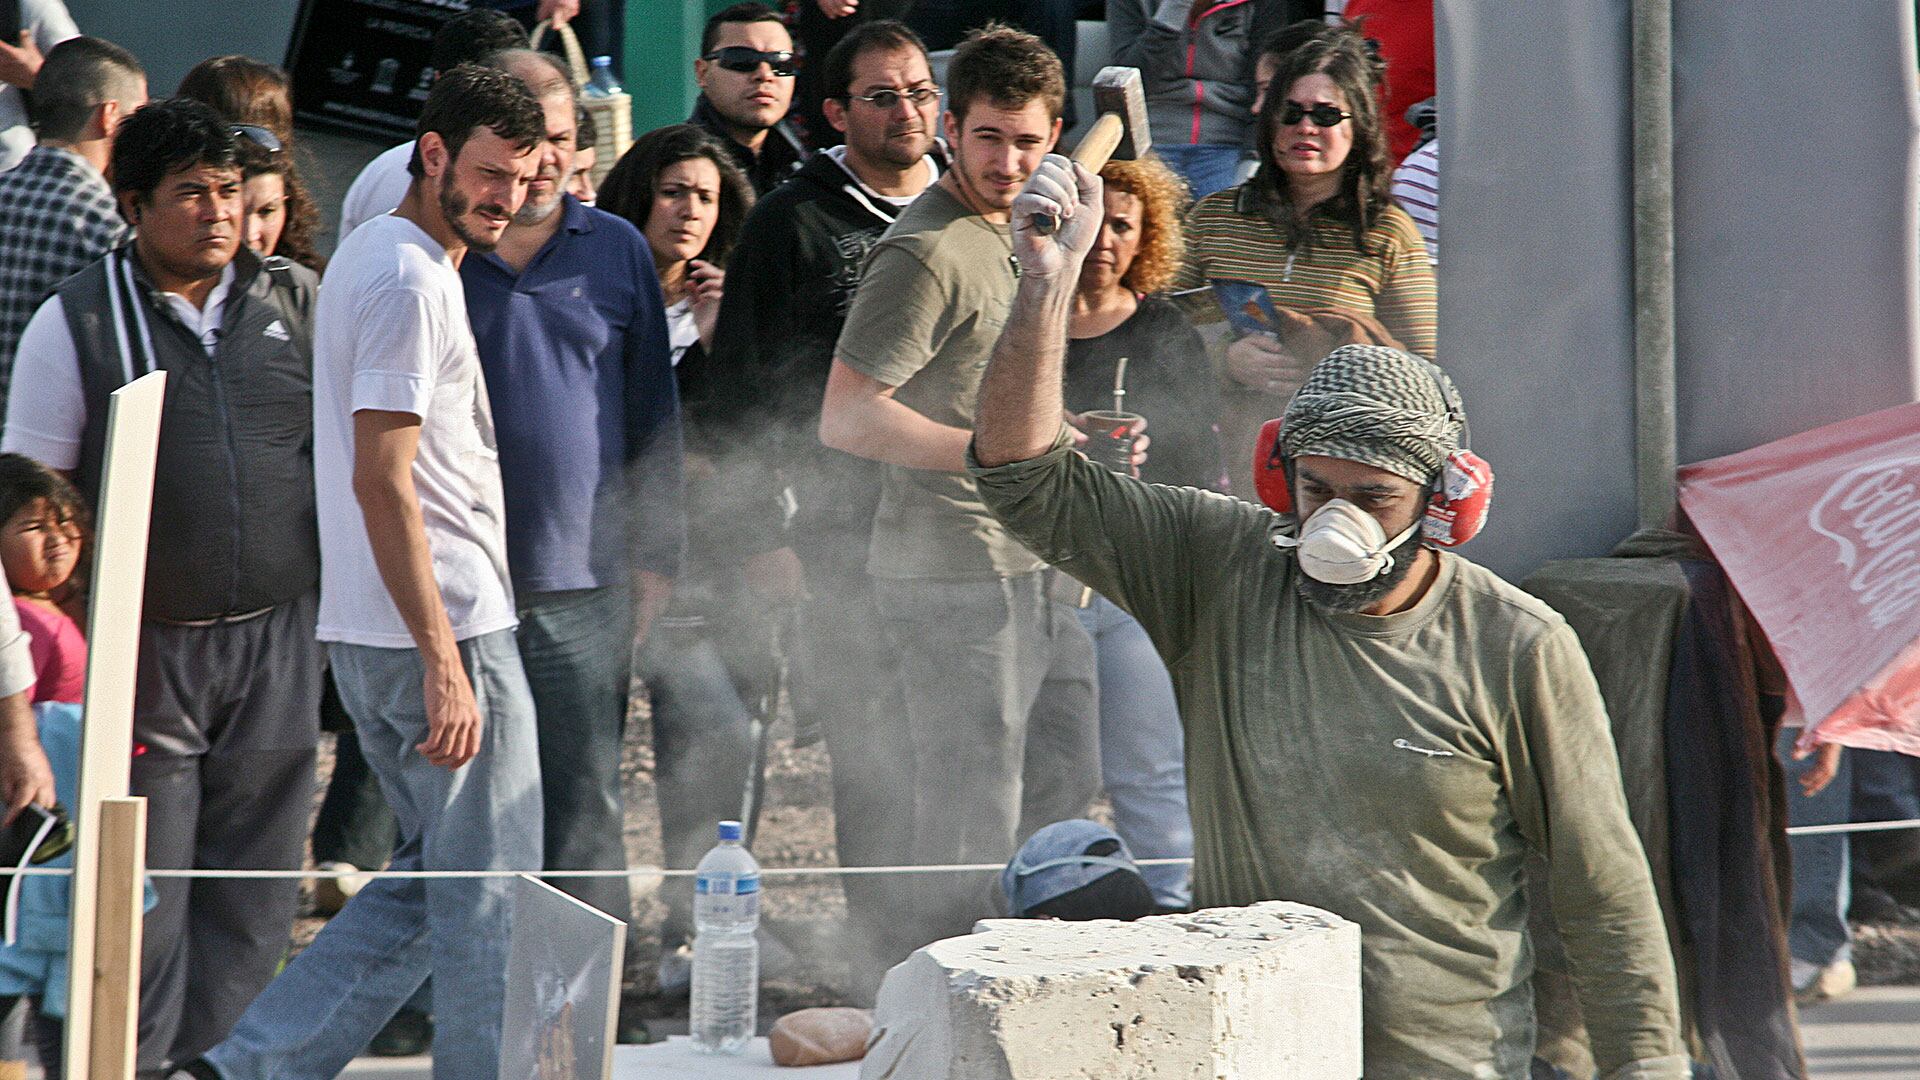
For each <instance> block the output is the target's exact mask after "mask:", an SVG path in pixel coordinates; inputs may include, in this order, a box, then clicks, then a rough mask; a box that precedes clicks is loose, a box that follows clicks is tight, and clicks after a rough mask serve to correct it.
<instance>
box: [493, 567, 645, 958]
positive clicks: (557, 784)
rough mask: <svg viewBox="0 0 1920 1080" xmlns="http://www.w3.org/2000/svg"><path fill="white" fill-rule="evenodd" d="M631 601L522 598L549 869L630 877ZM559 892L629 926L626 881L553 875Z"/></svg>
mask: <svg viewBox="0 0 1920 1080" xmlns="http://www.w3.org/2000/svg"><path fill="white" fill-rule="evenodd" d="M632 597H633V594H632V593H631V592H630V591H629V590H627V589H626V588H623V587H620V586H610V587H607V588H602V589H578V590H573V591H569V592H548V593H528V594H525V595H522V596H521V597H520V598H519V601H520V628H519V630H517V631H515V636H516V638H517V639H518V641H519V643H520V663H521V664H522V666H524V667H525V668H526V672H527V685H528V687H529V688H530V689H531V690H532V691H533V707H534V714H535V716H536V717H537V718H538V726H539V729H540V792H541V801H542V803H543V805H544V806H545V808H546V845H545V850H546V869H548V870H625V869H626V868H627V849H626V843H625V840H624V837H623V830H624V827H625V824H626V801H625V799H624V798H623V796H622V793H621V790H620V741H621V737H622V736H623V735H624V734H625V733H626V730H627V689H628V685H629V683H630V681H631V680H632V677H633V600H632ZM552 884H553V887H554V888H556V889H559V890H560V891H561V892H564V893H568V894H570V895H572V896H574V897H576V898H578V899H579V900H581V901H583V902H585V903H588V904H592V905H593V906H594V907H596V908H599V909H600V910H601V911H604V912H606V913H607V914H609V915H611V916H613V917H614V918H616V919H619V920H620V921H621V922H627V923H630V922H632V921H633V899H632V893H631V891H630V890H629V888H628V884H627V879H626V878H619V877H606V878H556V879H555V880H554V881H553V882H552Z"/></svg>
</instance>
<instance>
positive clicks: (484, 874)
mask: <svg viewBox="0 0 1920 1080" xmlns="http://www.w3.org/2000/svg"><path fill="white" fill-rule="evenodd" d="M1134 864H1135V865H1136V866H1191V865H1192V864H1193V860H1192V859H1135V860H1134ZM1006 868H1007V865H1006V864H1005V863H947V864H940V865H929V866H766V867H761V869H760V876H761V877H763V878H769V877H774V878H778V877H827V876H830V875H839V874H846V875H851V876H868V875H874V874H971V873H987V872H989V871H990V872H992V873H996V874H997V873H999V872H1000V871H1002V870H1005V869H1006ZM72 873H73V870H72V869H71V868H69V867H64V866H32V867H27V868H25V869H21V870H6V871H0V878H4V877H8V876H10V875H13V874H19V875H21V876H24V877H67V876H69V875H71V874H72ZM694 873H695V872H694V871H692V870H668V869H666V868H664V867H659V866H636V867H632V868H630V869H627V870H148V871H147V876H148V877H152V878H190V879H195V880H200V879H206V878H217V879H225V880H238V881H284V880H288V879H293V880H299V879H303V878H348V877H350V878H358V879H360V880H363V881H374V880H379V879H382V878H421V879H425V880H429V881H433V880H446V879H464V878H514V877H520V876H521V875H523V874H532V875H533V876H535V877H539V878H613V877H623V878H656V877H657V878H690V877H692V876H693V875H694Z"/></svg>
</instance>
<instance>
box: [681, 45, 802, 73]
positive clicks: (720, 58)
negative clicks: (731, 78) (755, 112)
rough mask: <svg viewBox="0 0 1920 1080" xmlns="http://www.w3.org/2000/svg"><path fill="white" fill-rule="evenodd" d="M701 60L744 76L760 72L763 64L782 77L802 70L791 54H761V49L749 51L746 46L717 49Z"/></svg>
mask: <svg viewBox="0 0 1920 1080" xmlns="http://www.w3.org/2000/svg"><path fill="white" fill-rule="evenodd" d="M700 59H702V60H711V61H713V62H714V63H716V64H719V65H720V66H721V67H723V68H726V69H727V70H728V71H737V72H739V73H740V74H742V75H750V74H752V73H753V72H755V71H758V70H760V65H761V64H766V65H767V66H769V67H771V68H773V73H774V74H775V75H779V76H782V77H785V76H790V75H793V74H794V73H796V72H798V71H799V70H800V65H798V64H796V63H794V62H793V54H792V53H791V52H786V51H781V52H761V51H760V50H759V49H749V48H747V47H746V46H745V45H729V46H727V47H726V48H724V49H715V50H713V51H712V52H710V53H708V54H707V55H705V56H703V57H701V58H700Z"/></svg>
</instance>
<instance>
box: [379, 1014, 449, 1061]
mask: <svg viewBox="0 0 1920 1080" xmlns="http://www.w3.org/2000/svg"><path fill="white" fill-rule="evenodd" d="M431 1049H433V1018H432V1017H430V1016H428V1015H427V1014H426V1013H423V1012H418V1011H416V1010H413V1009H401V1010H400V1011H399V1012H397V1013H394V1014H393V1019H391V1020H389V1021H387V1026H386V1027H383V1028H381V1029H380V1033H379V1034H378V1035H375V1036H374V1037H373V1041H372V1042H371V1043H369V1044H367V1053H368V1054H370V1055H372V1056H374V1057H413V1056H415V1055H416V1054H424V1053H426V1052H427V1051H429V1050H431Z"/></svg>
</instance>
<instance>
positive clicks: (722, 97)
mask: <svg viewBox="0 0 1920 1080" xmlns="http://www.w3.org/2000/svg"><path fill="white" fill-rule="evenodd" d="M799 70H800V66H799V63H798V62H797V61H796V60H795V59H794V55H793V38H792V36H791V35H789V34H788V33H787V27H786V24H785V23H782V22H781V21H780V16H779V15H778V14H776V13H775V12H774V11H773V9H772V8H769V7H766V6H765V5H763V4H758V3H753V2H751V0H748V2H746V3H740V4H735V5H733V6H732V7H730V8H727V9H725V10H724V11H721V12H720V13H718V14H716V15H715V16H714V17H713V18H711V19H708V20H707V26H706V30H705V32H703V33H702V34H701V36H700V59H698V60H695V61H694V62H693V77H694V81H696V82H698V83H699V84H700V100H699V101H697V102H695V103H694V106H693V115H692V116H689V117H688V118H687V123H689V124H693V125H694V126H696V127H699V128H702V129H704V130H706V131H707V132H709V133H710V134H712V135H713V136H714V137H715V138H718V139H719V140H720V145H722V146H724V147H726V148H727V152H728V153H730V154H732V155H733V160H734V163H735V164H737V165H739V166H740V169H741V171H743V172H745V173H746V174H747V179H748V181H750V182H751V183H752V184H753V193H754V194H755V195H765V194H766V193H767V192H769V191H772V190H773V189H774V187H775V186H776V185H778V184H779V183H780V182H781V181H782V180H785V179H786V178H787V177H789V176H792V175H793V174H794V172H795V171H796V170H798V169H799V168H800V161H801V159H802V158H804V157H805V156H806V146H805V144H804V143H802V142H801V141H800V136H799V135H798V134H797V133H796V132H795V131H794V130H793V126H792V124H791V123H789V122H788V121H787V119H786V117H787V110H788V109H789V108H790V107H791V106H792V105H793V78H794V76H795V75H796V74H797V73H798V72H799Z"/></svg>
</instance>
